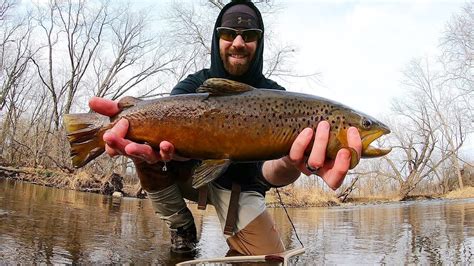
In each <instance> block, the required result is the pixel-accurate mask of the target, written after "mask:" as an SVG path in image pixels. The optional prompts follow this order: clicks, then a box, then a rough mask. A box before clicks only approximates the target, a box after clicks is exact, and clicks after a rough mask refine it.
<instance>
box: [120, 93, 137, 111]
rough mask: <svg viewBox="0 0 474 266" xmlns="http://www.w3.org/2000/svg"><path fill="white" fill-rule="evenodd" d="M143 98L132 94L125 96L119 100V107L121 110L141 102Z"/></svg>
mask: <svg viewBox="0 0 474 266" xmlns="http://www.w3.org/2000/svg"><path fill="white" fill-rule="evenodd" d="M141 101H142V100H140V99H138V98H135V97H132V96H125V97H123V98H122V99H120V101H119V102H118V107H119V108H120V110H124V109H127V108H130V107H133V106H135V105H136V104H137V103H138V102H141Z"/></svg>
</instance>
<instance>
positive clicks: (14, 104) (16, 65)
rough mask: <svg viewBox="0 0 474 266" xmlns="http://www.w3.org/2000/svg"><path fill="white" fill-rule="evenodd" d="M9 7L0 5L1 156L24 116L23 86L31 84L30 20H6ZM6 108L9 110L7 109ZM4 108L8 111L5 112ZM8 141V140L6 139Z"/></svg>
mask: <svg viewBox="0 0 474 266" xmlns="http://www.w3.org/2000/svg"><path fill="white" fill-rule="evenodd" d="M8 8H13V6H12V5H11V3H10V2H8V1H4V2H3V5H1V9H2V16H3V17H2V20H0V26H1V27H0V34H1V40H0V66H1V72H0V82H1V87H0V111H5V114H4V115H2V117H3V119H2V121H1V123H2V127H1V131H0V155H1V154H2V153H3V152H4V149H5V147H6V143H7V142H10V141H11V136H13V135H14V132H15V128H16V126H17V125H16V122H17V120H18V117H19V115H20V114H22V111H21V108H19V104H20V101H21V97H22V96H21V95H20V94H21V93H22V91H24V89H23V88H22V86H24V85H25V84H26V83H28V82H29V80H30V78H31V74H28V66H29V62H30V58H31V55H32V54H33V52H32V50H31V34H32V25H31V21H30V20H29V19H27V18H21V17H20V15H18V16H11V17H8V19H5V17H4V16H6V13H7V11H10V10H8ZM5 106H6V108H5ZM4 108H5V109H6V110H4ZM7 139H9V140H7Z"/></svg>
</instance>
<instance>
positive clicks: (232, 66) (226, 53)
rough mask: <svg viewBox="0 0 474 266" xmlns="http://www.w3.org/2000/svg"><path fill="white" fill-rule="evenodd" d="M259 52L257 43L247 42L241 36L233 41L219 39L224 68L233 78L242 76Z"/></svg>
mask: <svg viewBox="0 0 474 266" xmlns="http://www.w3.org/2000/svg"><path fill="white" fill-rule="evenodd" d="M256 50H257V41H253V42H245V41H244V39H243V38H242V36H241V35H237V37H235V39H234V40H233V41H226V40H223V39H222V38H220V39H219V53H220V56H221V60H222V62H223V63H224V68H225V70H226V71H227V73H229V74H230V75H232V76H241V75H243V74H245V72H247V70H249V68H250V64H251V62H252V60H253V58H254V56H255V51H256Z"/></svg>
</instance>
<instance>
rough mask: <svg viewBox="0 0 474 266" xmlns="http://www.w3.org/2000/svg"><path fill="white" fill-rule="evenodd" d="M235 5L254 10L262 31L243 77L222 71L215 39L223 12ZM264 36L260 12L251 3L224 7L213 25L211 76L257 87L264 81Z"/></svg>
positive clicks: (233, 2)
mask: <svg viewBox="0 0 474 266" xmlns="http://www.w3.org/2000/svg"><path fill="white" fill-rule="evenodd" d="M237 4H244V5H247V6H249V7H250V8H252V9H253V10H255V13H256V14H257V17H258V24H259V28H260V29H261V30H262V31H264V34H262V38H261V39H260V40H259V41H258V45H257V50H256V51H255V56H254V59H253V61H252V62H251V64H250V68H249V70H248V71H247V72H246V73H245V74H244V75H243V76H231V75H229V74H228V73H227V71H226V70H225V69H224V64H223V63H222V60H221V58H220V54H219V38H218V37H217V34H216V28H217V27H219V26H220V25H221V22H222V15H223V14H224V12H225V11H226V10H227V9H229V8H230V7H231V6H234V5H237ZM264 35H265V30H264V27H263V19H262V14H260V11H259V10H258V9H257V7H256V6H255V5H254V4H253V3H252V2H250V1H232V2H230V3H229V4H227V5H225V6H224V7H223V8H222V10H221V12H220V13H219V16H218V17H217V20H216V23H215V24H214V31H213V33H212V47H211V51H212V52H211V68H210V74H211V76H212V77H216V78H227V79H232V80H235V81H240V82H244V83H247V84H249V85H251V86H254V87H255V86H258V85H259V84H260V83H261V81H262V79H264V76H263V74H262V70H263V42H264Z"/></svg>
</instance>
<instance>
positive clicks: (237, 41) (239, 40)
mask: <svg viewBox="0 0 474 266" xmlns="http://www.w3.org/2000/svg"><path fill="white" fill-rule="evenodd" d="M232 46H235V47H242V46H245V41H244V39H243V38H242V36H241V35H240V34H239V35H237V37H235V39H234V41H233V42H232Z"/></svg>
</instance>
